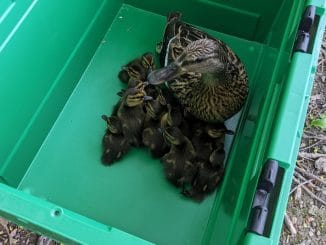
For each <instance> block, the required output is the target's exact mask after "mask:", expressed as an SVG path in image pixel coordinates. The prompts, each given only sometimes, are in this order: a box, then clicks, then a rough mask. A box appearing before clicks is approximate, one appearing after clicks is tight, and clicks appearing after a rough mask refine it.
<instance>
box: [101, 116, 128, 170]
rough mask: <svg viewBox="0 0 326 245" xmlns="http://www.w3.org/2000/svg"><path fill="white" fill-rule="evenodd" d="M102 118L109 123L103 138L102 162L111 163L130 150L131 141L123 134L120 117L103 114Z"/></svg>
mask: <svg viewBox="0 0 326 245" xmlns="http://www.w3.org/2000/svg"><path fill="white" fill-rule="evenodd" d="M102 118H103V120H105V121H106V123H107V129H106V132H105V135H104V136H103V139H102V146H103V155H102V163H103V164H104V165H111V164H113V163H114V162H116V161H118V160H119V159H121V158H122V157H123V155H124V154H126V153H127V152H128V150H129V142H128V140H127V138H126V137H125V136H124V135H123V132H122V124H121V121H120V119H119V118H118V117H116V116H111V117H107V116H106V115H103V116H102Z"/></svg>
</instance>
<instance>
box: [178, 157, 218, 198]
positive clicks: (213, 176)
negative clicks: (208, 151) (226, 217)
mask: <svg viewBox="0 0 326 245" xmlns="http://www.w3.org/2000/svg"><path fill="white" fill-rule="evenodd" d="M223 173H224V168H223V166H219V167H218V168H213V167H212V166H211V164H209V163H208V162H200V163H199V164H198V170H197V173H196V177H195V178H194V180H193V182H192V186H191V188H190V189H184V190H183V191H182V194H183V195H185V196H187V197H190V198H192V199H194V200H196V201H198V202H201V201H202V200H203V199H204V197H205V196H206V195H208V194H210V193H212V192H213V191H214V190H215V189H216V188H217V186H218V184H219V183H220V182H221V180H222V178H223Z"/></svg>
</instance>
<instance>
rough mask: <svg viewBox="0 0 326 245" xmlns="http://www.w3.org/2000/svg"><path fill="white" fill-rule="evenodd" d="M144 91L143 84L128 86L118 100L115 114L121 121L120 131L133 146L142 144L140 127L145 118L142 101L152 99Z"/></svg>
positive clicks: (141, 127)
mask: <svg viewBox="0 0 326 245" xmlns="http://www.w3.org/2000/svg"><path fill="white" fill-rule="evenodd" d="M152 99H153V98H152V97H150V96H147V95H146V93H145V91H144V84H142V83H140V84H138V85H137V87H134V88H129V89H127V90H126V92H125V93H124V95H123V97H122V98H121V100H120V103H119V107H118V110H117V116H118V118H119V119H120V120H121V123H122V131H123V134H124V135H125V137H126V138H127V139H128V141H129V143H130V144H131V145H133V146H140V145H141V144H142V139H141V135H142V129H143V123H144V119H145V111H144V109H143V104H144V101H148V100H152Z"/></svg>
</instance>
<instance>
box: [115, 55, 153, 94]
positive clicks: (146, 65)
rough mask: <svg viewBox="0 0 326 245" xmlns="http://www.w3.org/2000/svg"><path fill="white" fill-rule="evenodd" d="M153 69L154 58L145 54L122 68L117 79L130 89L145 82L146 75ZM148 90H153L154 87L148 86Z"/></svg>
mask: <svg viewBox="0 0 326 245" xmlns="http://www.w3.org/2000/svg"><path fill="white" fill-rule="evenodd" d="M154 68H155V63H154V56H153V55H152V54H151V53H145V54H143V55H142V56H141V57H140V58H136V59H134V60H132V61H130V62H129V63H128V64H127V65H125V66H123V67H122V70H121V71H120V72H119V74H118V78H119V79H120V81H122V82H124V83H127V84H128V87H129V88H132V87H135V86H137V84H138V83H139V82H145V80H146V78H147V75H148V74H149V73H150V72H152V71H153V69H154ZM149 89H155V87H154V86H152V85H150V86H148V88H147V90H149Z"/></svg>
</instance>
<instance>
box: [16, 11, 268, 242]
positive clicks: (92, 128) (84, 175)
mask: <svg viewBox="0 0 326 245" xmlns="http://www.w3.org/2000/svg"><path fill="white" fill-rule="evenodd" d="M165 20H166V18H165V16H160V15H156V14H153V13H151V12H146V11H143V10H140V9H137V8H134V7H131V6H129V5H123V6H122V7H121V9H120V11H119V13H118V14H117V16H116V18H115V20H114V22H113V23H112V25H111V27H110V28H109V30H108V32H107V34H106V36H105V38H104V40H103V42H102V43H101V45H100V46H99V48H98V50H97V52H96V54H95V56H94V58H93V59H92V61H91V63H90V65H89V66H88V68H87V70H86V72H85V73H84V75H83V77H82V78H81V80H80V81H79V83H78V85H77V87H76V88H75V90H74V92H73V93H72V95H71V97H70V99H69V100H68V102H67V104H66V106H65V107H64V109H63V111H62V112H61V114H60V116H59V118H58V120H57V121H56V123H55V125H54V126H53V128H52V130H51V131H50V133H49V135H48V137H47V138H46V140H45V141H44V143H43V145H42V147H41V148H40V150H39V152H38V154H37V155H36V157H35V159H34V160H33V162H32V164H31V165H30V167H29V169H28V171H27V173H26V175H25V176H24V178H23V180H22V181H21V183H20V185H19V189H21V190H23V191H26V192H28V193H30V194H32V195H35V196H38V197H41V198H44V199H46V200H49V201H51V202H54V203H56V204H57V205H61V206H62V207H64V208H67V209H70V210H72V211H74V212H77V213H79V214H82V215H84V216H87V217H89V218H92V219H94V220H97V221H99V222H102V223H104V224H107V225H111V226H114V227H116V228H119V229H121V230H123V231H126V232H128V233H131V234H133V235H136V236H139V237H141V238H144V239H146V240H148V241H153V242H156V243H159V244H183V243H187V244H199V243H200V242H201V241H202V240H203V239H205V229H206V226H207V223H208V221H209V218H210V216H214V213H215V212H216V211H217V210H216V208H215V209H214V208H213V207H214V206H217V205H218V204H217V202H218V200H219V199H218V191H217V192H216V193H215V194H212V195H211V196H209V197H208V198H207V199H205V201H203V202H202V203H201V204H198V203H195V202H192V201H190V200H188V199H185V198H183V197H182V195H181V194H179V190H177V189H176V188H174V187H173V186H171V185H170V184H169V183H168V182H167V181H166V180H165V178H164V173H163V169H162V166H161V164H160V163H159V160H154V159H152V158H151V156H150V154H149V152H148V151H147V150H146V149H132V150H131V151H130V152H129V153H128V154H127V155H126V156H125V157H124V158H123V160H122V161H120V162H118V163H116V164H115V165H113V166H111V167H104V166H103V165H102V164H101V163H100V156H101V138H102V136H103V134H104V130H105V123H104V121H103V120H102V119H101V115H102V114H109V113H110V111H111V109H112V106H113V105H114V104H115V103H116V102H117V101H118V98H119V97H118V96H117V95H116V93H117V92H118V91H119V90H120V89H121V88H123V87H124V86H123V84H122V83H121V82H119V80H118V79H117V74H118V72H119V70H120V68H121V66H122V65H124V64H126V63H127V62H128V61H129V60H131V59H133V58H135V57H137V56H140V55H141V54H142V53H144V52H147V51H152V52H154V51H155V45H156V43H157V42H158V41H159V40H160V39H161V37H162V33H163V29H164V26H165ZM209 32H210V34H212V35H214V36H216V37H219V38H221V39H222V40H224V41H225V42H227V43H228V44H229V45H230V46H231V47H232V48H233V49H234V50H235V51H236V53H238V55H239V56H240V57H241V59H242V60H243V61H244V63H245V65H246V67H247V70H248V73H249V76H250V78H251V79H250V83H251V84H250V88H251V89H254V87H255V84H256V83H257V82H258V81H259V80H258V78H257V77H258V75H257V73H258V71H259V70H260V69H258V64H259V62H258V61H259V57H260V55H261V54H262V53H263V51H266V52H268V49H269V48H268V47H265V46H264V45H262V44H259V43H256V42H250V41H247V40H243V39H239V38H236V37H232V36H228V35H224V34H221V33H218V32H214V31H209ZM271 52H272V51H271ZM272 69H273V67H270V68H269V70H272ZM236 122H237V120H231V122H230V124H229V127H230V128H235V126H236ZM229 141H230V140H229ZM227 145H228V147H227V148H229V146H230V143H228V144H227ZM224 181H228V180H227V179H225V180H224ZM220 212H223V211H221V210H220ZM221 224H223V222H222V221H221Z"/></svg>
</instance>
